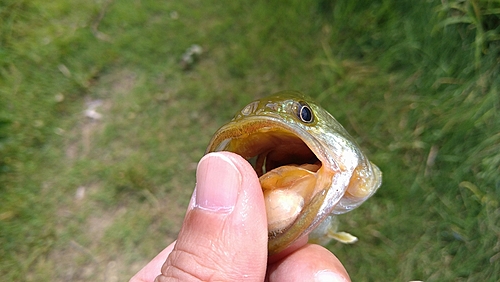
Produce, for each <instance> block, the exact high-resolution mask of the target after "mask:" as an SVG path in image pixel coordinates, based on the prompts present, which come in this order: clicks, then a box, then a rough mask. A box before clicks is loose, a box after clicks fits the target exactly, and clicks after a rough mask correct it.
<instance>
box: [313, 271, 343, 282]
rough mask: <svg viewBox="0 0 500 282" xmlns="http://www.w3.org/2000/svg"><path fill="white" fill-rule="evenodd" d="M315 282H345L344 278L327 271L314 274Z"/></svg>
mask: <svg viewBox="0 0 500 282" xmlns="http://www.w3.org/2000/svg"><path fill="white" fill-rule="evenodd" d="M314 281H315V282H327V281H328V282H347V281H349V280H346V279H345V277H344V276H342V275H339V274H338V273H335V272H332V271H329V270H321V271H318V272H316V274H315V275H314Z"/></svg>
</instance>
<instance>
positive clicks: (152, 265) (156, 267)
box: [129, 242, 175, 282]
mask: <svg viewBox="0 0 500 282" xmlns="http://www.w3.org/2000/svg"><path fill="white" fill-rule="evenodd" d="M174 245H175V242H173V243H172V244H170V245H169V246H168V247H166V248H165V249H163V251H161V252H160V253H159V254H158V255H156V257H154V258H153V259H152V260H151V261H150V262H149V263H148V264H147V265H146V266H144V267H143V268H142V269H141V270H139V272H137V274H136V275H134V277H132V278H130V281H129V282H153V281H154V280H155V278H156V276H158V275H160V274H161V267H162V265H163V264H164V263H165V261H166V260H167V257H168V255H169V254H170V253H171V252H172V250H173V249H174Z"/></svg>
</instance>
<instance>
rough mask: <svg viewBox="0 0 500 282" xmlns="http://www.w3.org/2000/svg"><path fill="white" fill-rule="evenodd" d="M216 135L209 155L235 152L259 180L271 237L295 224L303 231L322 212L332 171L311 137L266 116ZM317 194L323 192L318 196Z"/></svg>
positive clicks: (278, 234)
mask: <svg viewBox="0 0 500 282" xmlns="http://www.w3.org/2000/svg"><path fill="white" fill-rule="evenodd" d="M216 136H217V137H216V138H215V139H214V140H212V142H211V143H210V145H209V147H208V149H207V152H213V151H230V152H233V153H236V154H238V155H240V156H242V157H243V158H245V159H246V160H248V161H249V162H250V164H251V165H252V167H253V168H254V170H255V172H256V173H257V176H259V180H260V184H261V186H262V190H263V193H264V199H265V201H266V212H267V217H268V232H269V238H270V239H273V238H277V237H280V236H282V235H283V234H286V233H288V231H289V230H290V229H291V228H294V226H296V223H297V221H300V224H299V225H300V226H302V227H301V228H304V226H306V225H311V224H312V222H313V221H315V220H316V218H315V217H316V214H314V216H312V214H313V213H317V212H318V210H319V208H320V206H321V205H320V203H321V199H323V198H324V197H325V193H320V192H322V191H324V190H325V189H326V188H328V187H329V186H330V183H331V175H332V174H333V172H332V166H331V164H328V163H326V162H325V161H324V157H323V156H322V155H321V153H320V150H319V149H318V148H320V145H319V144H316V143H317V141H315V140H314V138H313V137H312V136H311V135H310V134H309V133H307V132H305V131H304V130H301V129H300V128H292V127H291V126H290V125H288V124H287V123H285V122H282V121H281V120H279V119H276V118H273V117H268V116H264V117H252V118H248V119H247V120H245V121H244V122H242V123H239V124H238V125H237V126H236V125H232V123H229V124H228V125H226V126H223V127H222V128H221V129H220V130H219V131H218V132H217V134H216ZM315 151H316V152H315ZM322 160H323V161H322ZM318 193H320V194H322V195H319V198H318V197H316V196H317V194H318ZM313 204H314V205H313ZM305 211H307V212H305ZM297 228H299V227H298V226H297ZM295 233H296V232H295ZM297 236H298V234H297Z"/></svg>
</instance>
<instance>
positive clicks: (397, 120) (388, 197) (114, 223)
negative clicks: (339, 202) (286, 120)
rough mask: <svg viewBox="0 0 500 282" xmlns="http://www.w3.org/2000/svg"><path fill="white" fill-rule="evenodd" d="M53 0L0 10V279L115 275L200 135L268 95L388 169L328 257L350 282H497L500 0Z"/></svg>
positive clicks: (153, 247) (168, 227)
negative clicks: (286, 95)
mask: <svg viewBox="0 0 500 282" xmlns="http://www.w3.org/2000/svg"><path fill="white" fill-rule="evenodd" d="M66 2H67V1H60V0H56V1H52V2H51V3H50V4H47V3H46V2H44V1H36V0H34V1H13V0H6V1H2V3H1V4H0V24H1V25H0V32H1V33H0V101H1V102H0V257H1V258H2V259H1V260H0V276H1V277H2V278H1V279H0V280H2V281H35V280H42V281H43V280H50V281H95V280H110V281H114V280H126V279H128V278H129V277H130V276H131V275H133V274H134V273H135V272H136V271H137V270H138V269H140V268H141V267H142V266H143V265H144V264H145V263H146V262H147V261H148V260H149V259H150V258H151V257H152V256H153V255H155V254H156V253H157V252H158V251H159V250H161V249H162V248H163V247H164V246H165V245H166V244H168V243H170V242H171V241H172V240H173V239H174V238H175V237H176V234H177V232H178V230H179V226H180V224H181V222H182V217H183V214H184V211H185V208H186V206H187V201H188V198H189V196H190V193H191V191H192V188H193V184H194V173H195V170H194V169H195V165H196V162H197V161H198V160H199V159H200V158H201V156H202V155H203V152H204V150H205V146H206V145H207V143H208V141H209V139H210V137H211V134H213V132H215V130H216V129H217V128H218V127H219V126H221V125H222V124H223V123H224V122H226V121H228V120H229V119H230V118H231V116H232V115H233V114H234V113H235V112H236V111H237V110H238V109H240V108H241V107H242V106H244V105H245V104H246V103H248V102H249V101H251V100H253V99H255V98H258V97H263V96H265V95H268V94H271V93H273V92H276V91H279V90H283V89H297V90H300V91H303V92H305V93H307V94H309V95H311V96H313V97H315V98H316V100H318V101H319V102H320V103H321V104H322V105H323V106H324V107H325V108H326V109H328V110H329V111H330V112H331V113H332V114H333V115H334V116H335V117H336V118H337V119H338V120H339V121H340V122H341V123H342V124H343V125H344V126H345V127H346V128H347V130H348V131H349V132H351V133H352V135H353V136H355V138H356V139H357V140H358V142H359V143H360V145H361V146H362V147H363V149H364V150H365V151H366V152H367V154H368V155H369V156H370V159H371V160H372V161H373V162H374V163H376V164H378V165H379V166H380V168H381V169H382V171H383V173H384V183H383V185H382V187H381V188H380V190H379V191H378V192H377V194H376V195H375V196H374V197H373V198H372V199H370V200H369V201H368V202H367V203H366V204H365V205H363V206H361V207H360V208H359V209H357V210H355V211H353V212H352V213H349V214H347V215H345V216H343V217H342V218H341V228H342V229H344V230H346V231H349V232H350V233H352V234H354V235H356V236H358V237H359V238H360V241H359V242H358V243H356V244H354V245H340V244H336V243H332V244H331V245H330V246H329V247H330V249H331V250H332V251H333V252H334V253H335V254H336V255H337V256H338V257H339V258H340V259H341V261H343V262H344V264H345V266H346V268H347V270H348V271H349V273H350V275H351V277H352V279H353V280H354V281H387V280H389V281H409V280H417V279H421V280H424V281H498V280H500V247H499V246H500V241H499V238H500V229H499V226H500V213H499V211H500V206H499V199H500V176H499V175H500V114H499V113H500V111H499V110H500V95H499V91H500V79H499V77H500V67H499V66H500V56H499V51H500V40H499V39H500V2H499V1H486V0H475V1H419V2H416V1H396V0H380V1H344V0H337V1H330V0H315V1H313V0H310V1H288V2H286V5H284V3H281V2H280V1H278V2H275V3H267V2H268V1H243V2H242V1H223V2H220V1H195V0H188V1H177V2H175V1H170V2H162V1H149V0H143V1H132V0H129V1H109V0H106V1H76V2H75V1H72V2H71V3H66ZM75 6H77V7H78V9H75V8H74V7H75ZM192 44H199V45H200V46H202V48H203V49H204V53H203V54H202V55H201V57H200V59H199V61H198V62H197V63H196V64H195V65H194V66H193V67H192V68H191V69H190V70H183V69H182V67H181V65H180V58H181V57H182V54H183V53H184V52H185V50H186V49H187V48H189V47H190V46H191V45H192ZM92 103H94V104H95V105H98V106H97V108H96V111H97V112H98V113H100V114H102V118H101V119H98V120H93V119H91V118H88V117H85V115H84V112H85V109H87V108H88V107H89V104H92Z"/></svg>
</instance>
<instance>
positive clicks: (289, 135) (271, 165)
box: [226, 127, 322, 177]
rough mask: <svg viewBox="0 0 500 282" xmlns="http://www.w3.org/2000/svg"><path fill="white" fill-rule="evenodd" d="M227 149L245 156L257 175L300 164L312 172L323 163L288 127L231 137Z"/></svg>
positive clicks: (265, 129)
mask: <svg viewBox="0 0 500 282" xmlns="http://www.w3.org/2000/svg"><path fill="white" fill-rule="evenodd" d="M226 150H229V151H231V152H234V153H236V154H238V155H241V156H242V157H244V158H245V159H247V160H248V161H249V162H250V164H251V165H252V167H253V168H254V169H255V172H256V173H257V175H258V176H259V177H261V176H262V175H264V174H266V173H267V172H269V171H271V170H273V169H275V168H278V167H281V166H285V165H292V166H301V167H303V168H306V169H308V170H310V171H312V172H316V171H318V170H319V169H320V168H321V166H322V164H321V161H320V160H319V159H318V157H317V156H316V155H315V154H314V152H313V151H312V150H311V149H310V148H309V147H308V146H307V144H306V143H305V142H304V141H303V140H302V139H301V138H300V137H299V136H298V135H297V134H294V133H293V132H291V131H290V130H287V129H284V128H275V127H273V128H272V129H270V128H263V129H260V130H257V131H255V132H253V133H250V134H248V135H246V136H244V137H239V138H234V139H232V140H231V142H230V144H228V147H227V148H226Z"/></svg>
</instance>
